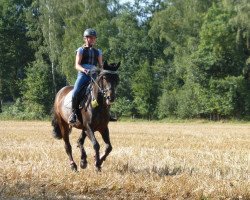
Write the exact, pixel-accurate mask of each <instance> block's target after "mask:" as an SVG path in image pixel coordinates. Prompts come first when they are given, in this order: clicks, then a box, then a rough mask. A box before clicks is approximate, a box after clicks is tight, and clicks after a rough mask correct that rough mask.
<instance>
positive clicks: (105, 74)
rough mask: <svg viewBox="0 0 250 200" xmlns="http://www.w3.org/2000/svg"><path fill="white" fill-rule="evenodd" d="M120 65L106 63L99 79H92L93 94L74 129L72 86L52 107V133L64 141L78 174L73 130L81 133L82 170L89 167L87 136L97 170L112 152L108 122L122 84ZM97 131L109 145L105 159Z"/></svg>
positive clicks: (73, 168)
mask: <svg viewBox="0 0 250 200" xmlns="http://www.w3.org/2000/svg"><path fill="white" fill-rule="evenodd" d="M119 66H120V62H119V63H112V64H108V63H107V62H104V65H103V68H101V69H99V70H97V73H96V77H95V78H93V77H92V76H91V77H92V78H91V79H92V81H91V83H90V86H89V88H91V89H89V90H91V92H89V93H88V94H87V100H86V101H85V103H83V105H82V108H81V109H80V110H79V116H78V117H79V121H80V122H79V123H77V124H75V125H73V126H72V125H70V124H69V123H68V118H69V115H70V114H71V111H72V110H71V97H72V90H73V86H65V87H63V88H62V89H60V90H59V91H58V93H57V94H56V97H55V101H54V107H53V119H52V126H53V131H52V133H53V135H54V137H55V138H57V139H63V140H64V143H65V150H66V153H67V155H68V157H69V162H70V166H71V169H72V170H73V171H77V165H76V163H75V161H74V159H73V156H72V148H71V144H70V140H69V134H70V132H71V130H72V127H74V128H77V129H81V130H82V132H81V135H80V137H79V139H78V141H77V144H78V147H79V148H80V153H81V161H80V167H81V168H82V169H85V168H86V167H87V155H86V151H85V149H84V141H85V138H86V136H87V137H88V138H89V139H90V141H91V143H92V145H93V148H94V150H95V167H96V169H97V170H98V171H100V170H101V165H102V163H103V161H105V159H106V158H107V156H108V155H109V153H110V152H111V151H112V145H111V142H110V136H109V128H108V123H109V119H110V106H111V104H112V103H113V102H114V100H115V88H116V86H117V85H118V82H119V75H118V72H117V70H118V68H119ZM96 69H97V68H96ZM93 102H94V103H93ZM68 105H70V106H68ZM96 131H98V132H100V134H101V136H102V139H103V141H104V143H105V145H106V148H105V152H104V154H103V155H102V156H100V154H99V150H100V145H99V143H98V141H97V139H96V137H95V134H94V133H95V132H96Z"/></svg>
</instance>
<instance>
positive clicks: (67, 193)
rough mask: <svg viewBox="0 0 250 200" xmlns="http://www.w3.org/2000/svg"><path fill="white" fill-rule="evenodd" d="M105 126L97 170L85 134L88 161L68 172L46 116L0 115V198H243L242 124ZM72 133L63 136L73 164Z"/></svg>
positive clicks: (246, 170)
mask: <svg viewBox="0 0 250 200" xmlns="http://www.w3.org/2000/svg"><path fill="white" fill-rule="evenodd" d="M109 127H110V132H111V134H110V135H111V142H112V145H113V151H112V152H111V154H110V156H109V157H108V158H107V160H106V161H105V162H104V164H103V168H102V171H101V172H98V173H97V172H96V171H95V168H94V150H93V148H92V145H91V143H90V141H89V140H88V139H86V142H85V147H86V152H87V155H88V167H87V169H85V170H82V169H79V172H77V173H76V172H72V171H71V170H70V167H69V163H68V157H67V155H66V153H65V150H64V142H63V141H62V140H56V139H54V138H53V137H52V135H51V130H52V127H51V125H50V123H49V122H38V121H32V122H30V121H29V122H20V121H0V199H12V200H14V199H250V124H227V123H226V124H223V123H182V124H172V123H170V124H168V123H153V122H148V123H147V122H133V123H132V122H130V123H129V122H116V123H110V126H109ZM79 133H80V131H79V130H76V129H73V131H72V133H71V136H70V138H71V145H72V148H73V156H74V158H75V161H76V162H77V164H78V168H80V167H79V161H80V152H79V149H78V148H77V145H76V142H77V139H78V137H79ZM96 135H97V138H98V141H99V143H100V145H101V152H103V150H104V143H103V142H102V139H101V137H100V135H99V133H97V134H96Z"/></svg>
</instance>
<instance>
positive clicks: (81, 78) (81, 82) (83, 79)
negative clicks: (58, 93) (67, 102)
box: [68, 72, 90, 124]
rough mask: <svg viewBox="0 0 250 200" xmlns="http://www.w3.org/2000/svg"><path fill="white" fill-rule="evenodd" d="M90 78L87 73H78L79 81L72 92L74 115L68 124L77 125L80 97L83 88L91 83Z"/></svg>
mask: <svg viewBox="0 0 250 200" xmlns="http://www.w3.org/2000/svg"><path fill="white" fill-rule="evenodd" d="M89 79H90V77H89V76H87V75H86V74H85V73H82V72H78V75H77V79H76V82H75V85H74V89H73V92H72V114H71V115H70V117H69V120H68V122H69V123H71V124H74V123H76V121H77V115H76V112H77V109H78V108H79V102H80V99H79V97H78V95H79V93H80V90H81V88H82V87H83V86H84V85H85V84H86V83H87V82H88V81H89Z"/></svg>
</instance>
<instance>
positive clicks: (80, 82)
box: [68, 28, 103, 124]
mask: <svg viewBox="0 0 250 200" xmlns="http://www.w3.org/2000/svg"><path fill="white" fill-rule="evenodd" d="M96 38H97V34H96V31H95V30H94V29H92V28H88V29H86V30H85V31H84V33H83V39H84V44H83V46H82V47H79V48H78V49H77V50H76V58H75V68H76V70H77V71H78V74H77V79H76V82H75V85H74V89H73V93H72V114H71V115H70V117H69V120H68V122H69V123H70V124H74V123H76V121H77V114H76V111H77V109H78V107H79V99H78V94H79V92H80V91H81V89H82V88H83V87H84V86H86V84H88V83H89V81H90V80H91V78H90V76H89V72H90V70H91V69H92V68H93V67H94V66H97V64H99V66H100V67H102V65H103V63H102V51H101V50H100V49H95V48H94V47H93V46H94V44H95V43H96Z"/></svg>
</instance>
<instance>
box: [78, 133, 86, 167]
mask: <svg viewBox="0 0 250 200" xmlns="http://www.w3.org/2000/svg"><path fill="white" fill-rule="evenodd" d="M85 138H86V134H85V131H82V133H81V136H80V137H79V139H78V142H77V143H78V145H77V146H78V147H79V148H80V151H81V162H80V167H81V168H82V169H85V168H86V167H87V164H88V163H87V154H86V151H85V149H84V147H83V144H84V141H85Z"/></svg>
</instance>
